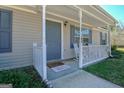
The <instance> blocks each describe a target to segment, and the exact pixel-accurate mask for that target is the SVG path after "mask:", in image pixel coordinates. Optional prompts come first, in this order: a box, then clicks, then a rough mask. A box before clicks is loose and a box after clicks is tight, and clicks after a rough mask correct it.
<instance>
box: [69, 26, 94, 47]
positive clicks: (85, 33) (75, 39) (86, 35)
mask: <svg viewBox="0 0 124 93" xmlns="http://www.w3.org/2000/svg"><path fill="white" fill-rule="evenodd" d="M79 38H80V29H79V27H75V26H72V25H71V26H70V48H73V43H78V44H79ZM82 42H83V45H89V44H92V31H91V30H90V29H86V28H82Z"/></svg>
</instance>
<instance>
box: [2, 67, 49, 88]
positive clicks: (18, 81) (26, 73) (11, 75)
mask: <svg viewBox="0 0 124 93" xmlns="http://www.w3.org/2000/svg"><path fill="white" fill-rule="evenodd" d="M0 84H12V86H13V87H14V88H44V87H47V86H46V84H45V83H44V82H43V81H42V79H41V78H40V76H39V75H38V73H37V72H36V70H35V69H34V68H33V67H32V66H30V67H24V68H18V69H12V70H5V71H0Z"/></svg>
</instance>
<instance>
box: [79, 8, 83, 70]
mask: <svg viewBox="0 0 124 93" xmlns="http://www.w3.org/2000/svg"><path fill="white" fill-rule="evenodd" d="M79 18H80V40H79V68H82V66H83V56H82V53H83V50H82V39H81V38H82V34H81V30H82V11H81V10H80V11H79Z"/></svg>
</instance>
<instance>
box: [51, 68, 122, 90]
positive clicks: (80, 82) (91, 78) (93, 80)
mask: <svg viewBox="0 0 124 93" xmlns="http://www.w3.org/2000/svg"><path fill="white" fill-rule="evenodd" d="M50 83H51V85H52V86H53V87H54V88H121V87H120V86H118V85H116V84H113V83H111V82H109V81H107V80H104V79H102V78H99V77H97V76H95V75H92V74H90V73H88V72H86V71H83V70H78V71H75V72H73V73H70V74H68V75H65V76H63V77H60V78H58V79H55V80H52V81H50Z"/></svg>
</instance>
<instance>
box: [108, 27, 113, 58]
mask: <svg viewBox="0 0 124 93" xmlns="http://www.w3.org/2000/svg"><path fill="white" fill-rule="evenodd" d="M107 29H108V45H109V56H112V55H111V28H110V26H109V25H107Z"/></svg>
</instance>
